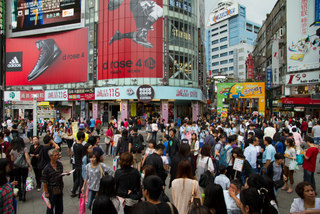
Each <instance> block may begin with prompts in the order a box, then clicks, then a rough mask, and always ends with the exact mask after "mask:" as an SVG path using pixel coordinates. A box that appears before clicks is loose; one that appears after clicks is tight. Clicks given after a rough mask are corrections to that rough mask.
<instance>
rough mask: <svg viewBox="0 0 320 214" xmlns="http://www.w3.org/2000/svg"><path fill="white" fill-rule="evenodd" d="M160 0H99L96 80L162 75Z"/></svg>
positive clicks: (156, 76)
mask: <svg viewBox="0 0 320 214" xmlns="http://www.w3.org/2000/svg"><path fill="white" fill-rule="evenodd" d="M162 1H163V0H148V1H132V0H120V1H119V0H109V1H99V44H98V59H99V60H98V79H99V80H103V79H119V78H162V77H163V32H162V28H163V18H162V16H163V8H162V7H163V3H162Z"/></svg>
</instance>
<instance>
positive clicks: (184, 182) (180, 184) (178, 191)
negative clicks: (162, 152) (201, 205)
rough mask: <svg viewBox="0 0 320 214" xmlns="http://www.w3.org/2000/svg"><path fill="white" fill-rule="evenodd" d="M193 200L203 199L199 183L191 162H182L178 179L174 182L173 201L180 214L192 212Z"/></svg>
mask: <svg viewBox="0 0 320 214" xmlns="http://www.w3.org/2000/svg"><path fill="white" fill-rule="evenodd" d="M192 198H198V199H201V195H200V188H199V184H198V181H197V180H196V179H195V177H194V175H193V172H192V165H191V162H190V161H189V160H182V161H180V163H179V165H178V171H177V176H176V178H175V179H174V180H173V181H172V200H173V204H174V205H175V206H176V207H177V209H178V211H179V213H188V211H190V203H189V202H190V201H191V199H192Z"/></svg>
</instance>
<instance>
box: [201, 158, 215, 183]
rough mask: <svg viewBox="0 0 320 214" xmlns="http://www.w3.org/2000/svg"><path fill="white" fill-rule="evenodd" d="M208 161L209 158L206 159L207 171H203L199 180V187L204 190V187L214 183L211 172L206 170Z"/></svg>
mask: <svg viewBox="0 0 320 214" xmlns="http://www.w3.org/2000/svg"><path fill="white" fill-rule="evenodd" d="M209 160H210V157H208V160H207V170H206V171H204V173H202V174H201V175H200V179H199V186H201V187H203V188H206V186H207V185H208V184H209V183H213V182H214V177H213V176H212V174H211V172H210V171H209V170H208V168H209Z"/></svg>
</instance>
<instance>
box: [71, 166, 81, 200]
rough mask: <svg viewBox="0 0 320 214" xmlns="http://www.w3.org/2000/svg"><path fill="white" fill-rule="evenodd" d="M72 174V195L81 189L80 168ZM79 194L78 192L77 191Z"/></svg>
mask: <svg viewBox="0 0 320 214" xmlns="http://www.w3.org/2000/svg"><path fill="white" fill-rule="evenodd" d="M73 174H74V176H75V177H74V179H75V180H74V183H73V188H72V194H76V193H77V190H78V189H79V188H80V189H81V183H82V168H76V171H75V172H74V173H73ZM79 194H80V190H79Z"/></svg>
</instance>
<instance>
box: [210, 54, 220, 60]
mask: <svg viewBox="0 0 320 214" xmlns="http://www.w3.org/2000/svg"><path fill="white" fill-rule="evenodd" d="M211 58H212V59H217V58H219V54H217V55H213V56H212V57H211Z"/></svg>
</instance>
